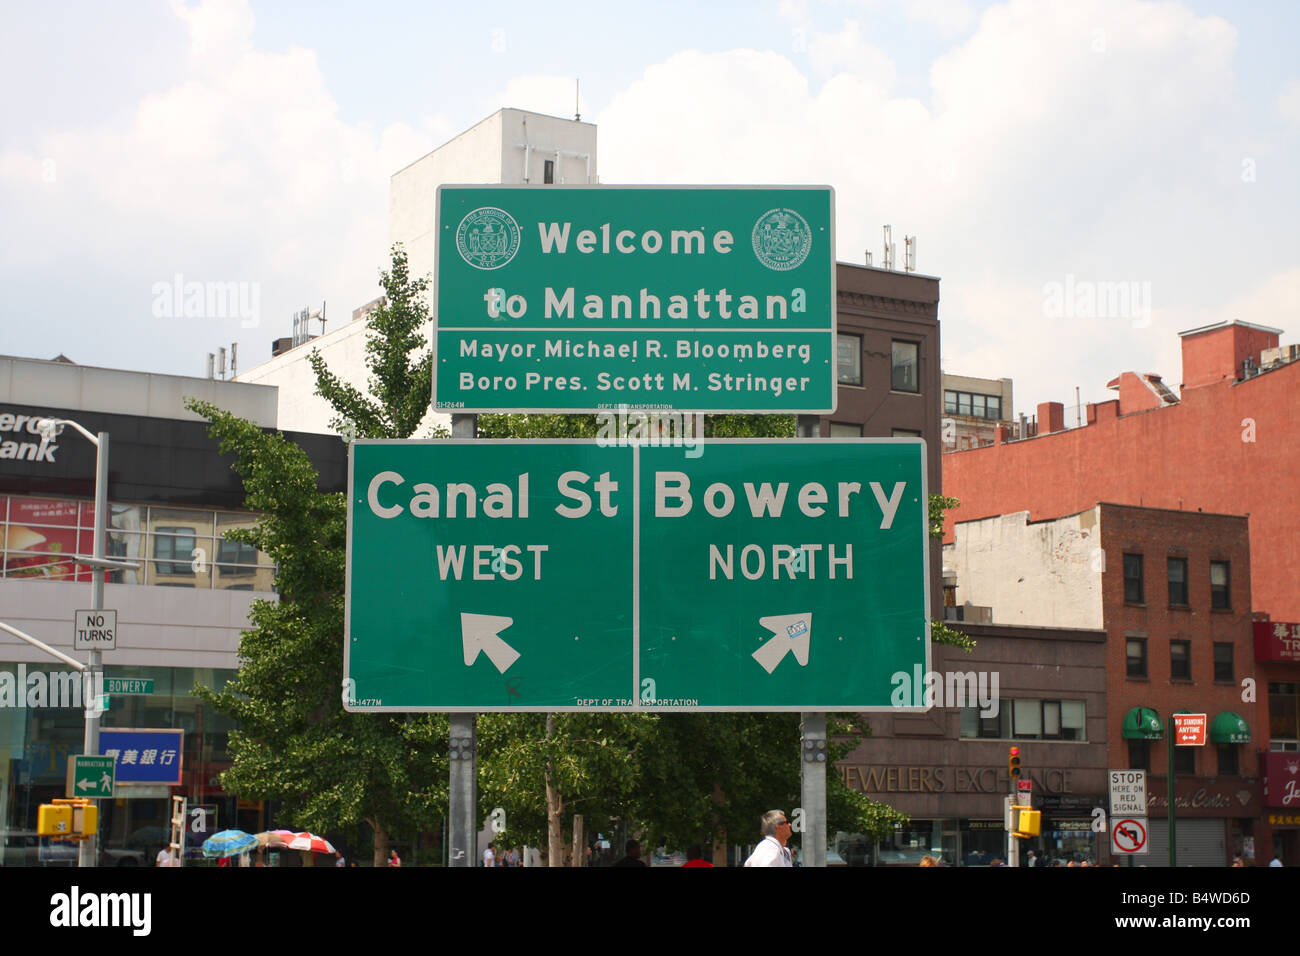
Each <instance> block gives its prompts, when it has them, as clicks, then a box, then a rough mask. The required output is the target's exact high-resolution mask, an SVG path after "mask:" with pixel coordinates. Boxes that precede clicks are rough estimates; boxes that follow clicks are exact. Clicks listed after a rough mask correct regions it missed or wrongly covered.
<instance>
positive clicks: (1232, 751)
mask: <svg viewBox="0 0 1300 956" xmlns="http://www.w3.org/2000/svg"><path fill="white" fill-rule="evenodd" d="M1239 773H1241V770H1240V768H1239V767H1238V765H1237V745H1236V744H1219V775H1220V776H1229V777H1235V776H1237V775H1238V774H1239Z"/></svg>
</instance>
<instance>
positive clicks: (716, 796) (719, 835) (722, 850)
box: [713, 783, 727, 866]
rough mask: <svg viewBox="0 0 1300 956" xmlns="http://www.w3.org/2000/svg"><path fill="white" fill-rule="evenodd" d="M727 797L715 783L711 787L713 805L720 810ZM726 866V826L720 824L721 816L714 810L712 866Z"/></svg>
mask: <svg viewBox="0 0 1300 956" xmlns="http://www.w3.org/2000/svg"><path fill="white" fill-rule="evenodd" d="M726 800H727V795H726V794H725V793H723V792H722V788H721V787H720V786H718V785H717V784H716V783H715V784H714V785H713V805H714V806H715V807H718V808H719V809H721V807H722V806H723V804H724V803H726ZM726 864H727V825H726V824H725V823H723V822H722V814H721V813H719V812H718V810H715V811H714V812H713V865H714V866H726Z"/></svg>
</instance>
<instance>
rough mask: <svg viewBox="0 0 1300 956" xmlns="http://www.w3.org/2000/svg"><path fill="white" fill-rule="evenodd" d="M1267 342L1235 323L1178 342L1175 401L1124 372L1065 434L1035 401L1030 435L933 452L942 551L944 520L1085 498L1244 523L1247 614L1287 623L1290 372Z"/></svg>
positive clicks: (1298, 545) (1293, 440) (1062, 511)
mask: <svg viewBox="0 0 1300 956" xmlns="http://www.w3.org/2000/svg"><path fill="white" fill-rule="evenodd" d="M1280 335H1281V332H1280V330H1278V329H1270V328H1265V327H1263V326H1256V325H1249V324H1247V323H1243V322H1234V323H1221V324H1218V325H1213V326H1206V327H1204V328H1200V329H1192V330H1189V331H1187V332H1183V333H1181V337H1182V354H1183V382H1182V390H1181V395H1178V396H1175V395H1174V393H1173V392H1172V391H1171V390H1170V389H1169V388H1168V387H1167V386H1166V385H1165V384H1164V383H1163V382H1162V381H1161V379H1160V377H1159V376H1157V375H1149V374H1148V375H1139V374H1135V373H1132V372H1125V373H1124V374H1122V375H1121V376H1119V377H1118V378H1116V379H1115V380H1114V381H1112V382H1111V383H1110V387H1112V388H1114V389H1116V390H1117V391H1118V393H1119V394H1118V398H1116V399H1113V400H1111V401H1108V402H1100V403H1096V404H1090V405H1088V406H1087V422H1086V424H1085V425H1084V426H1083V427H1080V428H1073V429H1069V430H1065V427H1064V408H1063V406H1062V405H1061V404H1060V403H1057V402H1050V403H1044V404H1042V405H1040V406H1039V407H1038V420H1037V429H1038V434H1037V436H1036V437H1034V438H1028V439H1024V440H1021V441H1013V442H1005V441H1004V442H1000V443H998V444H994V445H991V446H988V447H985V448H977V449H971V450H969V451H961V452H956V453H954V454H949V455H944V456H943V491H944V494H947V495H952V496H954V497H956V498H958V499H959V500H960V501H961V507H960V509H957V510H955V511H951V512H949V516H948V526H947V528H946V529H945V530H946V532H947V534H946V536H945V539H944V540H945V541H951V540H952V522H953V520H960V521H970V520H972V519H976V518H983V517H988V516H990V515H1001V514H1008V513H1012V512H1016V511H1024V510H1028V512H1029V517H1030V520H1032V521H1042V520H1044V519H1049V518H1058V517H1061V516H1062V515H1070V514H1078V513H1079V512H1080V511H1082V510H1084V509H1085V508H1089V507H1091V506H1092V505H1093V504H1095V503H1096V502H1098V501H1115V502H1122V503H1124V504H1132V505H1144V506H1146V507H1155V508H1171V509H1175V510H1182V511H1198V510H1199V511H1209V512H1218V513H1221V514H1244V515H1246V516H1248V517H1249V519H1250V542H1251V549H1252V554H1251V568H1252V575H1253V577H1252V581H1251V589H1252V590H1251V604H1252V607H1253V609H1254V610H1255V611H1257V612H1263V613H1265V614H1268V615H1270V616H1271V617H1272V618H1273V619H1275V620H1286V621H1300V588H1297V587H1296V581H1295V577H1296V571H1297V569H1300V440H1297V439H1298V438H1300V434H1298V432H1297V427H1298V426H1297V423H1298V422H1300V361H1294V360H1293V359H1294V358H1296V357H1297V356H1296V355H1295V352H1296V351H1297V350H1295V349H1294V348H1289V349H1278V341H1279V336H1280ZM1002 434H1003V436H1005V432H1003V433H1002ZM1202 573H1205V572H1204V570H1203V571H1202ZM1191 583H1192V586H1193V587H1204V586H1205V582H1204V581H1201V582H1199V583H1198V582H1196V581H1193V582H1191Z"/></svg>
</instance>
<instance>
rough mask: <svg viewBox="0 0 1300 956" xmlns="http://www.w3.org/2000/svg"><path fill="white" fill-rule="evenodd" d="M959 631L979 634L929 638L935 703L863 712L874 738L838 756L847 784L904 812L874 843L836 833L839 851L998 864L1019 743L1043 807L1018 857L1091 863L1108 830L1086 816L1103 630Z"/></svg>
mask: <svg viewBox="0 0 1300 956" xmlns="http://www.w3.org/2000/svg"><path fill="white" fill-rule="evenodd" d="M961 629H962V630H963V631H966V632H967V633H969V634H970V635H971V636H972V637H974V638H975V639H976V642H977V643H976V649H975V651H974V652H973V653H971V654H964V653H963V652H961V651H957V650H955V649H953V648H951V647H946V646H938V647H935V648H934V661H935V663H934V668H935V673H936V677H937V679H936V680H935V681H934V684H935V686H936V688H942V691H941V692H940V694H939V697H940V698H941V699H940V700H937V701H936V704H938V706H936V707H935V708H934V709H932V710H931V711H929V712H928V713H925V714H906V713H883V714H870V715H863V719H864V720H865V721H866V722H867V723H868V724H870V726H871V730H872V734H871V736H870V737H868V738H867V739H865V740H863V741H862V742H861V744H859V746H858V747H857V748H856V749H855V750H854V751H853V753H852V754H850V755H849V756H848V757H847V758H846V759H845V760H843V761H841V762H840V763H839V764H837V766H836V769H837V770H838V771H839V773H840V776H841V778H842V779H843V781H844V783H845V784H846V785H847V786H849V787H850V788H851V789H854V790H857V791H859V792H861V793H864V794H866V795H867V796H869V797H871V798H872V799H874V800H877V801H879V802H881V803H884V804H887V805H889V806H891V807H893V808H895V809H897V810H901V811H902V812H904V813H906V814H908V815H909V817H910V818H911V819H910V820H909V822H908V823H907V824H905V825H904V826H902V827H899V828H898V829H897V830H896V831H895V832H894V833H893V834H892V838H891V839H888V840H884V841H881V842H879V843H870V842H869V841H865V840H864V839H863V838H861V837H860V836H854V835H849V834H844V835H841V836H840V838H839V840H838V844H837V846H836V850H837V852H838V853H839V855H840V857H841V858H843V860H844V861H845V863H847V864H848V865H851V866H852V865H877V866H915V865H917V864H918V863H919V862H920V861H921V858H922V857H925V856H932V857H935V858H937V859H939V860H940V861H941V862H942V865H945V866H990V865H996V864H997V862H998V861H1002V862H1006V857H1007V846H1008V844H1007V834H1006V830H1005V827H1004V820H1003V817H1004V814H1003V804H1004V800H1005V798H1006V796H1007V794H1008V793H1010V791H1011V777H1010V775H1009V767H1008V757H1009V751H1010V748H1011V747H1017V748H1019V751H1020V756H1021V761H1022V774H1021V777H1020V781H1021V783H1022V784H1028V786H1029V789H1028V791H1021V792H1025V793H1027V798H1028V799H1029V800H1030V801H1031V803H1032V806H1034V807H1035V808H1038V809H1040V810H1041V811H1042V814H1043V828H1042V833H1040V835H1039V836H1038V837H1036V838H1034V839H1032V840H1021V841H1019V850H1020V854H1021V860H1020V862H1021V863H1022V864H1023V863H1024V862H1025V859H1026V857H1027V853H1028V851H1029V850H1030V849H1033V850H1034V851H1035V854H1036V855H1037V856H1038V857H1039V858H1040V859H1043V860H1049V859H1050V860H1052V861H1058V860H1059V861H1060V862H1061V864H1062V865H1065V864H1067V863H1069V862H1070V861H1074V862H1076V863H1079V862H1083V861H1085V860H1086V861H1088V862H1089V863H1090V864H1091V863H1095V862H1097V861H1098V859H1099V857H1100V853H1101V851H1102V850H1103V848H1104V840H1105V836H1104V834H1103V835H1101V836H1100V837H1099V836H1098V835H1097V834H1095V833H1094V832H1093V831H1092V826H1091V822H1092V816H1093V810H1094V809H1095V808H1096V807H1099V806H1102V805H1103V795H1104V792H1105V771H1106V759H1105V758H1106V741H1105V731H1106V719H1105V718H1106V696H1105V675H1104V666H1103V662H1104V653H1105V633H1104V632H1103V631H1100V630H1088V629H1081V630H1073V629H1057V628H1037V627H1007V626H1002V625H992V624H988V625H976V624H963V625H961ZM1045 673H1046V674H1050V675H1052V676H1051V678H1050V679H1048V680H1045V679H1044V674H1045ZM950 676H951V677H955V678H959V679H950ZM949 688H955V689H958V691H959V693H958V694H957V695H956V697H954V696H953V695H952V694H950V693H949V691H948V689H949ZM961 688H965V689H966V691H971V693H966V692H963V691H961ZM977 696H978V697H979V699H978V700H976V699H975V697H977ZM957 698H962V699H957Z"/></svg>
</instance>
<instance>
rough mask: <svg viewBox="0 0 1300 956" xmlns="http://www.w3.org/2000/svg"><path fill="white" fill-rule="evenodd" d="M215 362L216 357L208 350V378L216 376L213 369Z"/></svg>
mask: <svg viewBox="0 0 1300 956" xmlns="http://www.w3.org/2000/svg"><path fill="white" fill-rule="evenodd" d="M216 362H217V357H216V356H215V355H213V354H212V353H211V352H209V353H208V378H216V377H217V373H216V371H215V368H216Z"/></svg>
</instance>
